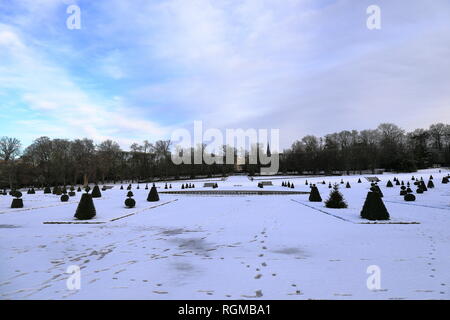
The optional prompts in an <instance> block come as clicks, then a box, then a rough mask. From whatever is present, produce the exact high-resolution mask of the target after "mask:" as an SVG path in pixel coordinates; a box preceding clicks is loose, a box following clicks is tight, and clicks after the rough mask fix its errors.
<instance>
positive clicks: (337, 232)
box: [0, 169, 450, 299]
mask: <svg viewBox="0 0 450 320" xmlns="http://www.w3.org/2000/svg"><path fill="white" fill-rule="evenodd" d="M430 174H433V176H434V178H435V179H434V183H435V186H436V188H435V189H430V190H429V191H428V192H426V193H425V194H423V195H416V196H417V201H416V202H414V203H406V202H404V201H403V199H402V197H400V196H399V191H400V189H399V187H398V186H395V187H394V188H386V187H385V185H386V182H387V180H388V179H391V180H392V179H393V177H394V176H396V177H397V178H399V179H400V180H404V181H405V183H406V182H407V181H410V179H411V175H412V174H396V175H388V174H385V175H378V177H379V178H380V179H381V180H382V182H380V183H379V185H380V187H381V188H382V191H383V193H384V198H383V200H384V202H385V205H386V207H387V209H388V211H389V213H390V215H391V220H390V221H389V222H388V224H363V223H365V222H367V221H365V220H363V219H361V218H360V217H359V212H360V210H361V208H362V205H363V203H364V199H365V196H366V194H367V191H368V189H369V187H370V183H369V182H367V181H366V180H365V179H364V178H363V177H362V176H351V177H317V178H311V177H306V178H305V177H289V178H288V177H286V179H285V180H289V181H291V182H294V184H295V190H297V191H309V187H308V186H306V185H305V180H306V179H308V181H309V182H312V183H317V185H318V187H319V191H320V193H321V196H322V198H323V199H324V200H325V199H326V198H327V197H328V194H329V191H330V189H328V183H329V182H331V183H334V182H340V180H341V179H344V181H345V182H347V181H349V182H350V184H351V188H350V189H346V188H345V187H344V185H340V186H341V189H340V190H341V192H342V193H343V195H344V198H345V199H346V201H347V202H348V204H349V208H348V209H340V210H336V209H328V208H325V206H324V204H323V203H311V202H308V195H264V196H261V195H254V196H251V195H248V196H206V195H180V194H175V195H169V194H163V193H162V191H165V190H164V183H158V184H157V186H158V187H159V188H158V191H159V192H160V198H161V200H160V201H159V202H157V203H151V202H147V201H146V197H147V193H148V190H145V189H144V187H145V185H142V184H141V185H140V187H141V188H140V189H139V190H137V189H136V188H135V187H136V185H133V193H134V194H135V197H134V199H135V200H136V202H137V205H136V207H135V208H133V209H126V208H124V205H123V202H124V200H125V198H126V197H125V195H126V192H127V191H126V190H120V189H119V187H120V185H116V186H115V187H114V188H113V189H111V190H108V191H105V192H102V194H103V197H102V198H101V199H94V203H95V206H96V209H97V216H96V217H95V219H93V220H90V222H96V223H98V224H45V223H48V222H53V223H54V222H58V223H60V222H71V221H76V220H74V218H73V215H74V213H75V210H76V207H77V204H78V200H79V198H80V193H77V196H76V197H73V198H71V199H70V202H69V203H61V202H60V200H59V197H57V196H53V195H44V194H43V193H42V190H39V191H37V194H36V195H27V194H24V196H23V200H24V205H25V207H24V208H23V209H10V208H9V206H10V203H11V199H12V198H11V197H10V196H0V259H1V261H2V263H1V265H0V297H1V299H64V298H67V299H449V298H450V290H449V288H448V287H449V286H450V272H449V271H448V270H450V233H449V230H450V184H447V185H443V184H441V179H442V176H444V175H446V174H448V171H445V172H444V171H443V172H442V173H439V172H438V170H437V169H436V170H426V171H421V172H418V173H414V176H416V177H421V176H422V177H423V178H424V180H425V181H428V177H429V175H430ZM360 177H361V178H362V180H363V183H361V184H358V183H356V182H357V180H358V178H360ZM265 180H270V178H267V179H265ZM322 180H325V181H326V183H327V184H326V185H322V184H318V182H321V181H322ZM282 181H283V180H280V179H274V180H273V183H274V186H272V187H264V190H291V189H287V188H283V187H281V186H280V185H281V182H282ZM190 182H193V183H195V185H196V189H194V190H203V187H202V184H203V182H200V181H194V180H192V181H190ZM217 183H218V185H219V189H215V190H221V189H227V190H229V189H232V190H259V188H257V186H256V185H257V183H258V181H250V180H249V179H248V178H247V177H245V176H233V177H229V178H228V179H227V180H226V181H217ZM124 186H125V185H124ZM172 187H173V188H172V191H174V190H181V183H178V182H175V183H172ZM414 189H415V188H413V190H414ZM188 190H192V189H188ZM208 190H209V189H208ZM161 204H162V205H161ZM126 215H129V216H126ZM117 218H121V219H118V220H114V219H117ZM111 220H113V221H111ZM399 222H401V223H411V222H416V223H417V224H398V223H399ZM71 265H77V266H79V267H81V288H80V290H68V289H67V286H66V279H67V278H68V277H69V274H67V273H66V270H67V268H68V266H71ZM371 265H376V266H379V268H380V270H381V289H380V290H375V291H371V290H369V289H368V288H367V285H366V280H367V278H368V277H369V274H367V272H366V271H367V268H368V267H369V266H371Z"/></svg>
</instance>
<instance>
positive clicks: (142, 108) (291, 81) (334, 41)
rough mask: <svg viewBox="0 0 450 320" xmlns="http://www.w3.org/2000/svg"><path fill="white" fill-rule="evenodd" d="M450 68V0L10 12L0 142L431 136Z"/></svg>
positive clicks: (7, 7)
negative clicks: (206, 133)
mask: <svg viewBox="0 0 450 320" xmlns="http://www.w3.org/2000/svg"><path fill="white" fill-rule="evenodd" d="M70 4H77V5H78V6H79V7H80V9H81V29H80V30H69V29H67V27H66V19H67V17H68V16H69V15H68V14H67V13H66V9H67V7H68V6H69V5H70ZM371 4H376V5H378V6H379V7H380V8H381V19H382V20H381V23H382V24H381V26H382V28H381V30H372V31H370V30H368V29H367V28H366V19H367V17H368V16H367V14H366V8H367V7H368V6H369V5H371ZM449 56H450V2H449V1H448V0H433V1H425V0H410V1H406V0H396V1H376V0H372V1H364V0H359V1H357V0H353V1H350V0H322V1H320V0H319V1H313V0H241V1H237V0H166V1H163V0H147V1H144V0H134V1H132V0H130V1H124V0H121V1H118V0H96V1H82V0H80V1H71V0H16V1H12V0H0V111H1V112H0V136H3V135H7V136H14V137H17V138H20V139H21V140H22V142H23V144H24V145H27V144H29V143H30V142H31V141H32V140H33V139H35V138H37V137H39V136H43V135H46V136H50V137H54V138H56V137H60V138H69V139H72V138H79V137H89V138H92V139H94V140H95V141H96V142H100V141H102V140H104V139H108V138H110V139H114V140H116V141H118V142H119V143H120V144H121V145H122V147H124V148H127V147H128V146H129V145H130V144H131V143H132V142H140V141H143V140H145V139H146V140H149V141H155V140H157V139H164V138H169V137H170V134H171V132H173V130H175V129H177V128H183V127H185V128H188V129H190V128H191V127H192V124H193V121H194V120H202V121H203V122H204V127H205V128H219V129H222V130H223V129H226V128H231V129H233V128H244V129H246V128H255V129H259V128H265V129H271V128H278V129H280V139H281V146H282V147H287V146H289V145H290V143H292V142H293V141H294V140H295V139H299V138H301V137H302V136H303V135H306V134H316V135H324V134H327V133H331V132H334V131H339V130H344V129H358V130H361V129H367V128H375V127H376V126H377V125H378V124H379V123H381V122H395V123H397V124H398V125H400V126H401V127H403V128H404V129H406V130H410V129H414V128H417V127H428V126H429V125H430V124H431V123H434V122H445V121H447V122H448V119H450V111H449V110H450V90H449V88H450V59H449V58H448V57H449Z"/></svg>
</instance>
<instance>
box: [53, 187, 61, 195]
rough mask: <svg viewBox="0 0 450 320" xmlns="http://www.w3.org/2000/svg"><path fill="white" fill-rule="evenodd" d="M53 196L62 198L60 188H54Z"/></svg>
mask: <svg viewBox="0 0 450 320" xmlns="http://www.w3.org/2000/svg"><path fill="white" fill-rule="evenodd" d="M53 194H54V195H57V196H60V195H61V194H62V190H61V188H60V187H59V186H56V187H54V188H53Z"/></svg>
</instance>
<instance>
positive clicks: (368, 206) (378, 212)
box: [361, 187, 389, 221]
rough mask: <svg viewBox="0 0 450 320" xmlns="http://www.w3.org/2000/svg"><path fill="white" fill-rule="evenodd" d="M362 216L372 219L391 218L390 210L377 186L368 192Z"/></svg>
mask: <svg viewBox="0 0 450 320" xmlns="http://www.w3.org/2000/svg"><path fill="white" fill-rule="evenodd" d="M372 188H373V187H372ZM361 218H363V219H367V220H371V221H374V220H389V212H388V211H387V209H386V206H385V205H384V203H383V200H382V199H381V197H380V195H379V193H378V192H376V191H375V188H373V190H371V191H369V192H368V193H367V197H366V201H365V202H364V205H363V208H362V210H361Z"/></svg>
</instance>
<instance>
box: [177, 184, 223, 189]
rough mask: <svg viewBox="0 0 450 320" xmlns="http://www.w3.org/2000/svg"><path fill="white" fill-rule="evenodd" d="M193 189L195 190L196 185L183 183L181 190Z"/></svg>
mask: <svg viewBox="0 0 450 320" xmlns="http://www.w3.org/2000/svg"><path fill="white" fill-rule="evenodd" d="M216 185H217V183H216ZM192 188H195V184H190V183H189V184H188V183H186V185H185V184H184V183H183V184H182V185H181V189H192Z"/></svg>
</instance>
